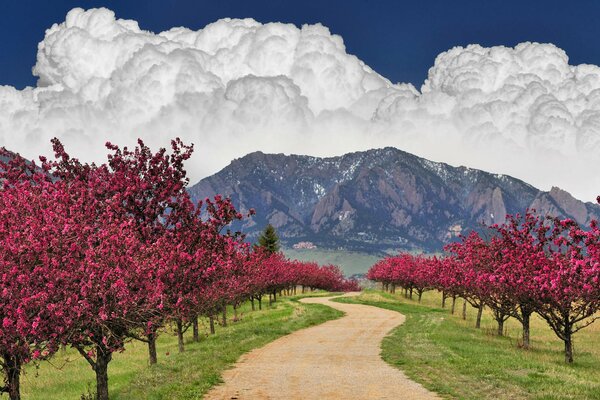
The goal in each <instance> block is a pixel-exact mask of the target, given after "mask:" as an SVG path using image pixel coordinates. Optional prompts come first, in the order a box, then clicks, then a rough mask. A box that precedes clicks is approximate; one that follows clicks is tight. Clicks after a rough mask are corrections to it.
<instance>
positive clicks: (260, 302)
mask: <svg viewBox="0 0 600 400" xmlns="http://www.w3.org/2000/svg"><path fill="white" fill-rule="evenodd" d="M302 293H304V289H303V290H302ZM258 309H259V310H262V294H261V295H260V296H258Z"/></svg>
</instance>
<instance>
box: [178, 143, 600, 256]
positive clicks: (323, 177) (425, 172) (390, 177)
mask: <svg viewBox="0 0 600 400" xmlns="http://www.w3.org/2000/svg"><path fill="white" fill-rule="evenodd" d="M189 191H190V193H191V195H192V197H193V198H194V199H195V200H200V199H204V198H206V197H212V196H214V195H215V194H222V195H224V196H230V197H231V198H232V200H233V202H234V204H235V206H236V207H238V208H239V209H240V210H242V211H244V210H248V209H250V208H254V209H255V210H256V215H255V216H254V217H253V218H251V219H250V220H248V221H246V222H245V223H244V225H243V230H244V231H245V232H248V234H249V238H250V239H253V238H255V237H256V235H257V233H258V232H259V231H260V230H262V229H263V228H264V226H265V225H266V224H267V223H268V222H269V223H271V224H272V225H273V226H275V227H276V228H277V230H278V232H279V235H280V238H281V240H282V242H283V243H284V245H287V246H289V247H291V246H292V245H293V244H296V243H298V242H303V241H309V242H312V243H314V244H315V245H317V246H318V247H321V248H330V249H348V250H358V251H366V252H371V253H381V252H385V251H390V250H398V249H408V250H410V249H421V250H425V251H440V250H441V249H442V247H443V245H444V244H445V243H448V242H449V241H451V240H453V239H454V238H456V237H457V236H458V235H459V234H461V233H466V232H468V231H469V230H471V229H481V228H482V225H481V223H482V222H483V223H485V224H491V223H494V222H496V223H502V222H504V218H505V215H506V214H515V213H517V212H521V213H522V212H523V211H524V210H525V209H527V208H535V209H536V210H538V212H540V213H543V214H552V215H558V216H562V217H570V218H573V219H574V220H576V221H577V222H579V223H580V224H587V223H589V222H590V221H591V220H592V219H595V218H598V216H600V206H598V205H596V204H592V203H584V202H581V201H579V200H577V199H575V198H574V197H573V196H571V195H570V194H569V193H567V192H565V191H564V190H561V189H559V188H552V190H550V191H549V192H544V191H540V190H538V189H536V188H535V187H533V186H531V185H529V184H527V183H525V182H523V181H521V180H519V179H516V178H512V177H510V176H507V175H498V174H492V173H488V172H484V171H480V170H477V169H471V168H467V167H452V166H450V165H448V164H444V163H438V162H433V161H429V160H426V159H423V158H420V157H417V156H415V155H412V154H410V153H406V152H404V151H401V150H398V149H396V148H391V147H386V148H384V149H375V150H369V151H364V152H356V153H350V154H346V155H343V156H340V157H330V158H317V157H309V156H300V155H289V156H288V155H284V154H264V153H261V152H255V153H251V154H248V155H246V156H244V157H242V158H239V159H236V160H233V161H232V162H231V164H230V165H229V166H227V167H226V168H224V169H223V170H221V171H220V172H218V173H217V174H215V175H213V176H210V177H208V178H205V179H203V180H201V181H200V182H199V183H198V184H196V185H194V186H192V187H191V188H190V189H189Z"/></svg>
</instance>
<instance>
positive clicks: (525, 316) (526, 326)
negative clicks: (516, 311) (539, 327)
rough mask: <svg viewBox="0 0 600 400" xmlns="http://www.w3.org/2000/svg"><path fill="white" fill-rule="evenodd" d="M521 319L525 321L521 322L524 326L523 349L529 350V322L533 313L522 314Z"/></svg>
mask: <svg viewBox="0 0 600 400" xmlns="http://www.w3.org/2000/svg"><path fill="white" fill-rule="evenodd" d="M521 318H522V319H523V321H521V324H522V325H523V348H524V349H528V348H529V332H530V328H529V320H530V318H531V313H522V314H521Z"/></svg>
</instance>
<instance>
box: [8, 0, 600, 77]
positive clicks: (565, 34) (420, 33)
mask: <svg viewBox="0 0 600 400" xmlns="http://www.w3.org/2000/svg"><path fill="white" fill-rule="evenodd" d="M101 6H105V7H108V8H110V9H113V10H114V11H115V12H116V14H117V17H119V18H127V19H135V20H137V21H138V22H139V23H140V26H141V27H142V28H143V29H148V30H151V31H155V32H158V31H162V30H166V29H169V28H171V27H173V26H186V27H189V28H192V29H198V28H201V27H203V26H204V25H206V24H208V23H210V22H213V21H215V20H217V19H219V18H223V17H252V18H255V19H256V20H258V21H260V22H271V21H280V22H291V23H294V24H296V25H301V24H303V23H316V22H321V23H323V24H324V25H326V26H328V27H329V28H330V29H331V31H332V32H333V33H337V34H340V35H341V36H342V37H343V38H344V40H345V43H346V46H347V49H348V52H349V53H352V54H355V55H357V56H358V57H359V58H361V59H362V60H363V61H365V62H366V63H367V64H368V65H370V66H371V67H372V68H374V69H375V70H376V71H377V72H379V73H380V74H382V75H383V76H385V77H387V78H389V79H390V80H392V81H393V82H411V83H413V84H415V86H416V87H417V88H419V87H420V85H421V84H422V82H423V80H424V79H425V78H426V76H427V70H428V69H429V68H430V67H431V66H432V65H433V61H434V58H435V56H436V55H437V54H439V53H440V52H442V51H444V50H447V49H449V48H451V47H453V46H457V45H467V44H470V43H479V44H481V45H484V46H492V45H507V46H513V45H515V44H517V43H519V42H523V41H538V42H551V43H554V44H556V45H557V46H558V47H560V48H562V49H564V50H565V51H566V52H567V54H568V55H569V57H570V63H571V64H580V63H591V64H600V46H599V45H598V37H600V24H598V23H597V17H598V15H600V2H598V1H591V0H588V1H585V0H584V1H578V2H576V3H573V2H568V1H513V0H510V1H507V0H505V1H448V0H435V1H427V2H416V1H413V2H400V1H363V0H346V1H339V2H333V1H324V0H320V1H314V0H303V1H298V2H291V1H264V0H263V1H247V0H246V1H237V0H236V1H233V0H224V1H214V0H213V1H199V0H176V1H164V0H163V1H159V0H145V1H122V0H121V1H68V0H52V1H22V2H17V1H4V2H2V3H0V37H2V38H3V39H2V40H1V41H0V84H5V85H11V86H15V87H17V88H22V87H24V86H27V85H34V84H35V78H34V77H33V76H32V74H31V67H32V66H33V65H34V64H35V56H36V49H37V43H38V42H39V41H41V40H42V38H43V36H44V30H45V29H46V28H48V27H50V26H51V25H52V24H53V23H55V22H62V21H64V17H65V15H66V13H67V11H68V10H70V9H71V8H73V7H83V8H92V7H101Z"/></svg>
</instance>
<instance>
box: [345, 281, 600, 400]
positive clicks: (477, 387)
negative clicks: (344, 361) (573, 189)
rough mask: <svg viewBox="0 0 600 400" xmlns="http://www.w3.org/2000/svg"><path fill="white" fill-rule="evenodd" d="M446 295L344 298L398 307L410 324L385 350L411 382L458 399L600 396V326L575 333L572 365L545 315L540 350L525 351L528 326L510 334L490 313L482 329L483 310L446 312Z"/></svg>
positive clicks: (536, 325) (513, 325) (535, 330)
mask: <svg viewBox="0 0 600 400" xmlns="http://www.w3.org/2000/svg"><path fill="white" fill-rule="evenodd" d="M440 298H441V295H440V294H439V293H435V292H428V293H425V295H424V296H423V301H422V304H417V303H416V302H414V301H411V300H406V299H404V298H403V296H402V295H401V294H398V293H397V294H395V295H391V294H388V293H383V292H377V291H367V292H365V293H363V294H361V295H360V296H359V297H357V298H341V299H336V301H340V302H346V303H361V304H368V305H373V306H377V307H382V308H386V309H390V310H395V311H398V312H400V313H402V314H404V315H405V316H406V322H405V323H404V324H403V325H401V326H399V327H397V328H395V329H394V330H392V332H391V333H390V335H389V336H388V337H386V338H385V339H384V341H383V343H382V352H381V355H382V357H383V359H384V360H385V361H386V362H388V363H389V364H391V365H393V366H396V367H398V368H400V369H402V370H403V371H404V372H405V373H406V374H407V375H408V376H409V377H410V378H411V379H413V380H415V381H417V382H420V383H421V384H423V386H425V387H426V388H428V389H430V390H432V391H434V392H437V393H439V394H440V395H441V396H443V397H444V398H450V399H494V400H501V399H548V400H550V399H581V400H584V399H600V346H598V344H600V324H593V325H591V326H590V327H588V328H586V329H584V330H582V331H580V332H579V333H577V334H576V335H575V363H574V364H573V365H567V364H565V363H564V356H563V353H562V351H563V348H562V342H561V341H560V340H558V339H557V338H556V337H555V335H554V333H553V332H552V331H551V330H550V329H549V328H548V327H547V326H546V323H545V322H544V321H543V320H541V319H539V318H534V319H533V320H532V326H531V334H532V346H533V347H532V349H531V350H523V349H520V348H518V343H519V338H520V335H521V329H520V325H519V323H518V322H516V321H513V320H510V321H509V322H507V325H506V330H507V336H506V337H498V336H496V335H495V334H494V333H495V330H496V325H495V322H494V321H493V319H492V318H491V314H490V313H489V312H486V313H484V317H483V320H482V329H475V328H474V324H475V315H476V310H475V309H473V308H471V307H470V306H469V308H468V318H467V320H466V321H463V320H462V319H461V318H460V317H459V315H458V314H459V313H460V311H461V310H462V303H460V304H459V303H457V308H456V310H457V314H456V315H455V316H453V315H450V313H449V311H448V309H445V310H444V309H441V308H439V306H440Z"/></svg>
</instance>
